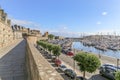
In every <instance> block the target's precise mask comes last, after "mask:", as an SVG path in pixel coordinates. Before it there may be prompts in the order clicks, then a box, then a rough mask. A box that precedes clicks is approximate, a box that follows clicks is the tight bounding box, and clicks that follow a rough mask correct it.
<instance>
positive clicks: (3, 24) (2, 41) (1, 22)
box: [0, 9, 13, 48]
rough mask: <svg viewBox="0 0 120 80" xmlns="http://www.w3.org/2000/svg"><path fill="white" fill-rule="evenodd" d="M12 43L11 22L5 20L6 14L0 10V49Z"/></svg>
mask: <svg viewBox="0 0 120 80" xmlns="http://www.w3.org/2000/svg"><path fill="white" fill-rule="evenodd" d="M11 42H13V31H12V28H11V20H9V19H7V13H5V12H4V10H3V9H0V48H2V47H5V46H7V45H9V44H10V43H11Z"/></svg>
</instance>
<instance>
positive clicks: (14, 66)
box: [0, 40, 26, 80]
mask: <svg viewBox="0 0 120 80" xmlns="http://www.w3.org/2000/svg"><path fill="white" fill-rule="evenodd" d="M25 45H26V42H25V40H23V41H20V43H19V42H18V43H16V44H13V45H11V46H10V47H7V48H6V49H4V51H2V52H0V80H26V79H25V50H26V48H25Z"/></svg>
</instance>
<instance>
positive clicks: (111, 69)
mask: <svg viewBox="0 0 120 80" xmlns="http://www.w3.org/2000/svg"><path fill="white" fill-rule="evenodd" d="M99 70H100V71H99V73H100V74H101V75H103V76H106V77H107V78H109V79H111V80H115V72H116V71H117V70H120V68H119V67H116V66H114V65H108V64H104V65H102V66H101V67H100V68H99Z"/></svg>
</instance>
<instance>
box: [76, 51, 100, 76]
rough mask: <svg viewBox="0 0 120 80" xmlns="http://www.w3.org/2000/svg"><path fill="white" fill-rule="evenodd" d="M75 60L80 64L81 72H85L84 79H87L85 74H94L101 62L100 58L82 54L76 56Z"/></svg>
mask: <svg viewBox="0 0 120 80" xmlns="http://www.w3.org/2000/svg"><path fill="white" fill-rule="evenodd" d="M74 60H75V61H77V62H78V66H79V68H80V71H82V72H83V77H85V72H86V71H87V72H89V73H93V72H95V71H96V69H97V68H99V67H100V65H101V62H100V60H99V58H98V57H96V56H95V55H93V54H90V53H85V52H80V53H78V54H76V55H75V56H74Z"/></svg>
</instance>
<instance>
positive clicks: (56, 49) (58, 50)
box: [53, 45, 62, 58]
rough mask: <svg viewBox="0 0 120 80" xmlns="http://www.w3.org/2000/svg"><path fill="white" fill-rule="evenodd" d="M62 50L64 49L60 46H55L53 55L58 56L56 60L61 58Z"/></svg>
mask: <svg viewBox="0 0 120 80" xmlns="http://www.w3.org/2000/svg"><path fill="white" fill-rule="evenodd" d="M61 50H62V49H61V47H60V46H58V45H54V46H53V54H54V55H55V56H56V58H57V57H59V56H60V54H61Z"/></svg>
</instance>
